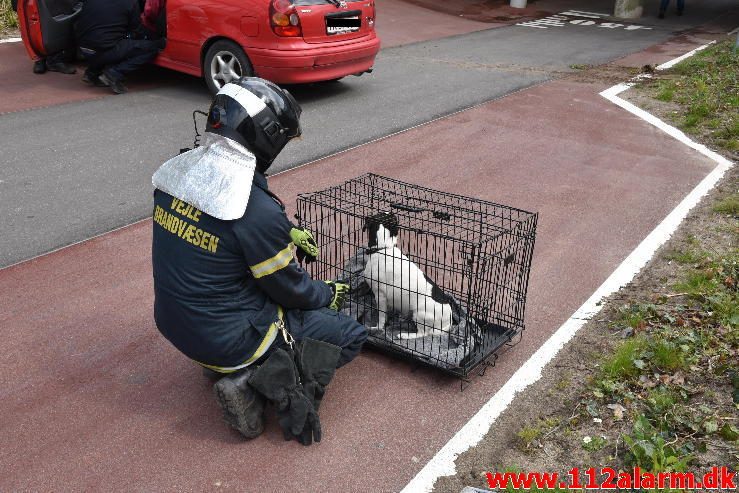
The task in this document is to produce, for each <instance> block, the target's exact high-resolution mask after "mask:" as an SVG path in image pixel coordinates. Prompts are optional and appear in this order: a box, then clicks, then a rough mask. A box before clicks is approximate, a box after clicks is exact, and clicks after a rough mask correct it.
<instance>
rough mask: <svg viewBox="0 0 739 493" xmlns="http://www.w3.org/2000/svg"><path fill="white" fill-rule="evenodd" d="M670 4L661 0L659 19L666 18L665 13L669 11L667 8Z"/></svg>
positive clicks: (666, 0) (668, 1)
mask: <svg viewBox="0 0 739 493" xmlns="http://www.w3.org/2000/svg"><path fill="white" fill-rule="evenodd" d="M669 4H670V0H660V2H659V16H658V17H659V18H660V19H664V17H665V11H666V10H667V6H668V5H669Z"/></svg>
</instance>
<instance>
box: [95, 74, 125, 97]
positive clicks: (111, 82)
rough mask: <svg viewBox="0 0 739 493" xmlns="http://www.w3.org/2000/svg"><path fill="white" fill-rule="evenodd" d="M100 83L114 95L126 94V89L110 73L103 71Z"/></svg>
mask: <svg viewBox="0 0 739 493" xmlns="http://www.w3.org/2000/svg"><path fill="white" fill-rule="evenodd" d="M100 81H101V82H102V83H103V84H105V85H106V86H108V87H110V88H111V89H112V90H113V92H114V93H116V94H125V93H127V92H128V88H127V87H126V86H124V85H123V82H121V81H120V80H119V79H116V78H115V77H114V76H113V75H112V74H111V73H110V72H108V71H107V70H103V73H102V74H100Z"/></svg>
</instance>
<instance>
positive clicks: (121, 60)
mask: <svg viewBox="0 0 739 493" xmlns="http://www.w3.org/2000/svg"><path fill="white" fill-rule="evenodd" d="M140 32H141V11H140V9H139V3H138V0H86V1H85V4H84V7H83V8H82V12H81V13H80V15H79V17H78V18H77V22H76V24H75V33H76V35H77V42H78V43H79V46H80V51H81V52H82V55H83V56H84V57H85V59H86V60H87V63H88V67H87V70H86V71H85V75H84V76H83V77H82V81H83V82H85V83H86V84H94V85H101V83H102V84H104V85H106V86H108V87H110V88H111V89H112V90H113V92H114V93H116V94H123V93H125V92H127V91H128V89H127V88H126V86H125V85H123V80H124V77H125V76H126V74H129V73H131V72H133V71H134V70H136V69H137V68H139V67H141V66H142V65H144V64H145V63H148V62H150V61H151V60H153V59H154V58H155V57H156V56H157V54H158V53H159V50H161V49H162V48H164V40H163V39H161V40H151V39H136V38H137V37H139V36H138V35H137V33H140Z"/></svg>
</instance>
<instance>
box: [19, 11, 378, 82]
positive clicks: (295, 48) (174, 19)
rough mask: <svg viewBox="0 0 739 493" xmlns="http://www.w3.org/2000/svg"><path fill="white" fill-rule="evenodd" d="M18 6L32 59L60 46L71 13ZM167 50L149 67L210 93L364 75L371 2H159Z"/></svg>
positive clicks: (370, 46) (374, 40)
mask: <svg viewBox="0 0 739 493" xmlns="http://www.w3.org/2000/svg"><path fill="white" fill-rule="evenodd" d="M52 1H54V0H20V1H19V2H18V17H19V20H20V28H21V35H22V37H23V41H24V44H25V45H26V49H27V50H28V53H29V55H30V56H31V58H33V59H38V57H41V56H45V55H46V54H47V53H54V52H56V51H59V50H60V49H62V48H63V47H64V46H66V44H67V42H68V40H69V39H70V37H71V36H72V24H73V22H74V18H75V17H76V12H78V11H79V10H80V9H81V8H82V4H81V3H80V4H78V5H77V7H76V11H75V12H73V13H71V14H69V15H57V16H53V15H51V14H50V13H49V8H48V4H49V3H50V2H52ZM166 25H167V47H166V48H165V49H164V51H163V52H162V53H161V54H160V55H159V56H158V57H157V58H156V60H154V63H155V64H156V65H160V66H162V67H167V68H170V69H174V70H178V71H180V72H185V73H187V74H191V75H195V76H198V77H204V78H205V81H206V83H207V84H208V87H209V88H210V90H211V91H212V92H217V91H218V89H219V88H220V87H221V86H223V85H224V84H226V83H227V82H229V81H231V80H233V79H236V78H238V77H241V76H244V75H257V76H259V77H263V78H265V79H269V80H272V81H274V82H277V83H285V84H296V83H303V82H317V81H325V80H335V79H339V78H341V77H344V76H346V75H361V74H363V73H365V72H369V71H371V70H372V65H373V64H374V62H375V56H376V55H377V52H378V51H379V50H380V39H379V38H378V37H377V34H376V33H375V0H363V1H344V0H167V4H166Z"/></svg>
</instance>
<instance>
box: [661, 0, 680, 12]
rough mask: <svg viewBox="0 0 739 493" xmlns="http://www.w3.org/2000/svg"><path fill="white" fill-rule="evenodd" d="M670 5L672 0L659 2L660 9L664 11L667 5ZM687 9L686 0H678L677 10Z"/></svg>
mask: <svg viewBox="0 0 739 493" xmlns="http://www.w3.org/2000/svg"><path fill="white" fill-rule="evenodd" d="M668 5H670V0H661V1H660V3H659V10H660V11H662V12H664V11H665V10H667V6H668ZM684 9H685V0H677V10H679V11H681V12H682V11H683V10H684Z"/></svg>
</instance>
